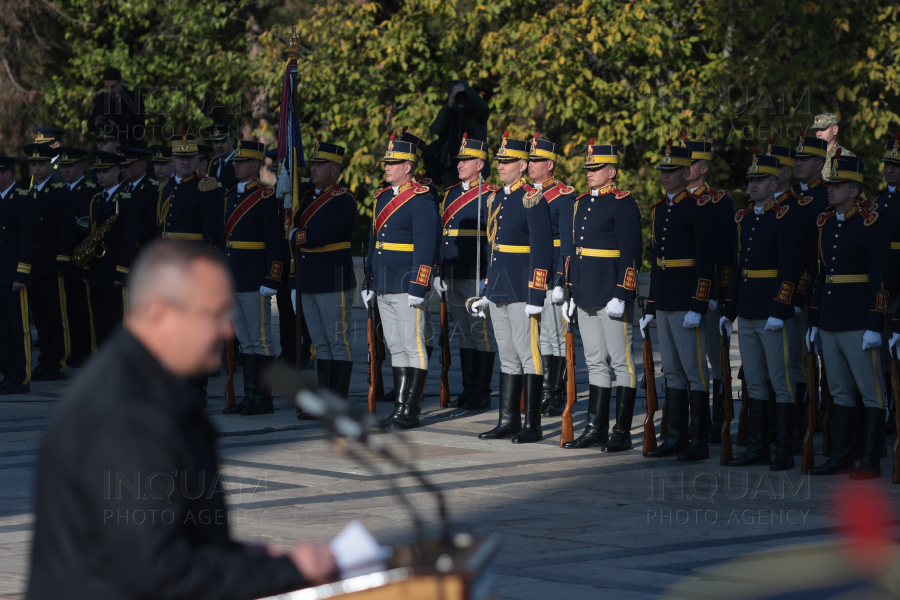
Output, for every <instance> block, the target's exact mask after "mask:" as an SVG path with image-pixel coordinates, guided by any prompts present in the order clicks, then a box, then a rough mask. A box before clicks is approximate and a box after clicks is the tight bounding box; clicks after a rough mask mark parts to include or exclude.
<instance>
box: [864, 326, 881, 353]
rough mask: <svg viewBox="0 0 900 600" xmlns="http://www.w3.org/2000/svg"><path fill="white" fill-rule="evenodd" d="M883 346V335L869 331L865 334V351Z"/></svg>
mask: <svg viewBox="0 0 900 600" xmlns="http://www.w3.org/2000/svg"><path fill="white" fill-rule="evenodd" d="M880 345H881V333H879V332H878V331H867V332H865V333H864V334H863V350H869V349H871V348H877V347H878V346H880Z"/></svg>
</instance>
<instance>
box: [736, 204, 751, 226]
mask: <svg viewBox="0 0 900 600" xmlns="http://www.w3.org/2000/svg"><path fill="white" fill-rule="evenodd" d="M752 212H753V207H752V206H749V207H747V208H744V209H741V210H739V211H737V212H736V213H734V222H735V223H740V222H741V221H742V220H743V219H744V217H746V216H747V215H749V214H750V213H752Z"/></svg>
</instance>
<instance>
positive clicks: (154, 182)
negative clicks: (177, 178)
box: [149, 179, 159, 186]
mask: <svg viewBox="0 0 900 600" xmlns="http://www.w3.org/2000/svg"><path fill="white" fill-rule="evenodd" d="M149 181H150V185H156V186H158V185H159V182H158V181H157V180H155V179H150V180H149Z"/></svg>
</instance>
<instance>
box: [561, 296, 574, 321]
mask: <svg viewBox="0 0 900 600" xmlns="http://www.w3.org/2000/svg"><path fill="white" fill-rule="evenodd" d="M562 314H563V319H564V320H565V321H566V323H568V322H569V321H571V320H572V315H574V314H575V298H569V301H568V302H563V305H562Z"/></svg>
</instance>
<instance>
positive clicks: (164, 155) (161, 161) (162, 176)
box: [150, 144, 175, 183]
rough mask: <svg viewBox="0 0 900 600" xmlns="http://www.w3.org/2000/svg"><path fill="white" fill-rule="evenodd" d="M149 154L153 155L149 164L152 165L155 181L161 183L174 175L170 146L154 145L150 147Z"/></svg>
mask: <svg viewBox="0 0 900 600" xmlns="http://www.w3.org/2000/svg"><path fill="white" fill-rule="evenodd" d="M150 152H152V153H153V156H152V157H151V158H150V163H151V164H152V165H153V174H154V175H155V176H156V181H158V182H159V183H162V182H164V181H167V180H168V179H169V178H170V177H172V176H174V175H175V162H174V161H173V160H172V147H171V146H160V145H158V144H154V145H152V146H150Z"/></svg>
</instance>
